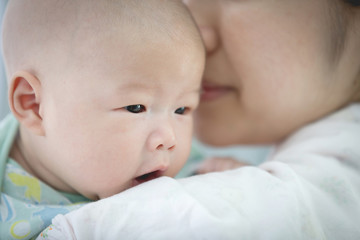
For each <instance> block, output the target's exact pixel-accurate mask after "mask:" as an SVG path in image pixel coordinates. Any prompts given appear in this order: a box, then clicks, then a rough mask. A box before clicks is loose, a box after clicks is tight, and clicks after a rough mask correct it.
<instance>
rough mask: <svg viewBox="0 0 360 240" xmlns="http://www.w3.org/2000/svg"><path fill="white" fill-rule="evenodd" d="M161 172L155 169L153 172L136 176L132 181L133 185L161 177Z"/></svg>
mask: <svg viewBox="0 0 360 240" xmlns="http://www.w3.org/2000/svg"><path fill="white" fill-rule="evenodd" d="M162 174H163V171H160V170H157V171H154V172H150V173H146V174H143V175H141V176H138V177H136V178H135V179H134V181H133V187H135V186H136V185H139V184H142V183H144V182H147V181H150V180H153V179H155V178H158V177H161V176H162Z"/></svg>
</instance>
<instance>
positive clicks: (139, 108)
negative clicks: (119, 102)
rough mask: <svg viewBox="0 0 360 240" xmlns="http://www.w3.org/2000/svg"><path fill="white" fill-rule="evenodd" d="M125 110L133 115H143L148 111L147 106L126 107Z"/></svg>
mask: <svg viewBox="0 0 360 240" xmlns="http://www.w3.org/2000/svg"><path fill="white" fill-rule="evenodd" d="M125 109H126V110H127V111H129V112H132V113H142V112H145V111H146V108H145V106H144V105H141V104H135V105H129V106H126V107H125Z"/></svg>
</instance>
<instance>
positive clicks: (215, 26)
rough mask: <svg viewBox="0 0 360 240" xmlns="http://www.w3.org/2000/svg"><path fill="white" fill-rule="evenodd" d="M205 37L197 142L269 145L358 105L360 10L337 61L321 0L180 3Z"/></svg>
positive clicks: (192, 0)
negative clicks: (346, 107) (307, 125)
mask: <svg viewBox="0 0 360 240" xmlns="http://www.w3.org/2000/svg"><path fill="white" fill-rule="evenodd" d="M184 2H185V3H186V4H187V5H188V7H189V9H190V11H191V12H192V14H193V16H194V18H195V20H196V22H197V24H198V26H199V28H200V30H201V33H202V36H203V39H204V42H205V45H206V50H207V59H206V61H207V62H206V67H205V73H204V79H203V86H204V93H203V95H202V99H201V102H200V106H199V109H198V111H197V113H196V126H195V129H196V134H197V137H198V138H199V139H200V140H201V141H203V142H206V143H208V144H211V145H218V146H225V145H232V144H273V143H278V142H280V141H282V140H283V139H284V138H286V137H287V136H289V135H290V134H292V133H293V132H294V131H296V130H298V129H299V128H301V127H302V126H304V125H306V124H309V123H311V122H313V121H316V120H318V119H320V118H322V117H323V116H325V115H327V114H329V113H331V112H333V111H335V110H337V109H339V108H341V107H344V106H346V105H347V104H349V103H351V102H354V101H358V100H359V97H358V96H359V92H360V91H359V82H360V77H359V73H360V66H359V65H360V55H359V54H358V53H359V52H360V38H359V32H358V31H356V30H355V29H360V28H359V27H360V26H359V24H360V20H359V15H360V14H359V10H358V9H357V10H355V9H354V11H353V13H354V14H353V16H352V17H353V19H352V21H350V22H351V25H350V26H349V29H350V30H349V31H348V32H347V36H346V37H345V41H346V44H345V47H344V49H343V50H342V52H341V53H340V54H339V57H338V59H336V60H335V61H334V57H333V56H334V54H333V50H332V47H333V44H332V37H333V32H332V31H333V29H334V28H332V25H331V20H333V18H331V17H330V16H329V15H330V14H329V11H330V10H329V4H332V3H331V1H326V0H319V1H313V0H305V1H297V0H287V1H284V0H272V1H268V0H254V1H236V0H234V1H230V0H211V1H205V0H184Z"/></svg>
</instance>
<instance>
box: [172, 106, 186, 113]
mask: <svg viewBox="0 0 360 240" xmlns="http://www.w3.org/2000/svg"><path fill="white" fill-rule="evenodd" d="M187 111H189V108H188V107H181V108H178V109H176V110H175V113H176V114H185V113H186V112H187Z"/></svg>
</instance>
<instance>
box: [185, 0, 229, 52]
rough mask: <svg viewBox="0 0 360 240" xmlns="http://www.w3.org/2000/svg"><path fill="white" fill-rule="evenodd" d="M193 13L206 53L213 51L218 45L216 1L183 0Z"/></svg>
mask: <svg viewBox="0 0 360 240" xmlns="http://www.w3.org/2000/svg"><path fill="white" fill-rule="evenodd" d="M221 1H222V0H221ZM183 2H184V3H185V4H186V5H187V7H188V8H189V10H190V12H191V14H192V15H193V17H194V19H195V21H196V23H197V25H198V27H199V30H200V33H201V36H202V38H203V41H204V45H205V48H206V52H207V54H208V55H209V54H211V53H212V52H214V51H215V50H216V49H217V47H218V46H219V43H220V41H219V36H218V34H217V31H216V26H215V23H216V22H217V19H216V18H217V15H218V11H219V10H217V3H216V1H215V0H212V1H209V0H183Z"/></svg>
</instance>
